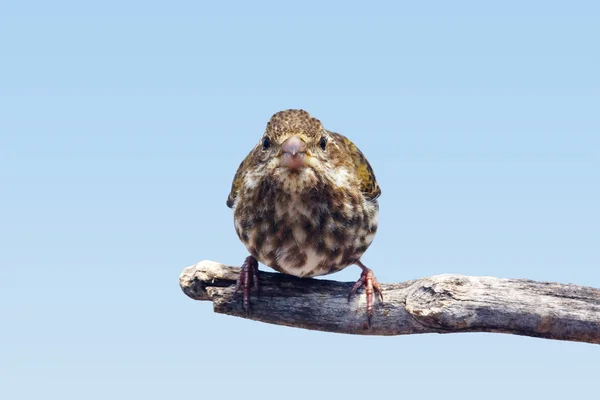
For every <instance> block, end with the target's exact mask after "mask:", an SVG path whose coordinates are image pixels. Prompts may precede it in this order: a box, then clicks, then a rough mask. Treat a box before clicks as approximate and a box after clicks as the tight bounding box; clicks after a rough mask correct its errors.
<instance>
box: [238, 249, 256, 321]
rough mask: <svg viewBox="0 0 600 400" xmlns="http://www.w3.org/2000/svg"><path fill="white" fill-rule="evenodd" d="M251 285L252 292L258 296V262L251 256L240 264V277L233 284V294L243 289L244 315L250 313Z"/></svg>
mask: <svg viewBox="0 0 600 400" xmlns="http://www.w3.org/2000/svg"><path fill="white" fill-rule="evenodd" d="M251 285H252V290H253V291H254V292H256V294H257V295H260V286H259V281H258V261H256V258H254V257H252V256H248V257H246V260H244V263H243V264H242V269H241V271H240V275H239V276H238V279H237V281H236V282H235V291H234V294H237V293H238V291H239V290H240V289H241V288H243V290H244V291H243V294H244V300H243V302H244V310H245V311H246V313H249V312H250V286H251Z"/></svg>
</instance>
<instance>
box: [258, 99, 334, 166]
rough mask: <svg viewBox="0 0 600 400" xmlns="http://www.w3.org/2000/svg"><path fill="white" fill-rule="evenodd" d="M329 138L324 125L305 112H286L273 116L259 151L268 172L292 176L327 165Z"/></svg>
mask: <svg viewBox="0 0 600 400" xmlns="http://www.w3.org/2000/svg"><path fill="white" fill-rule="evenodd" d="M329 141H330V135H329V132H327V130H325V129H324V128H323V125H321V122H320V121H319V120H318V119H316V118H312V117H311V116H310V114H309V113H307V112H306V111H304V110H285V111H280V112H278V113H276V114H275V115H273V116H272V117H271V119H270V120H269V122H268V123H267V129H266V130H265V133H264V135H263V136H262V138H261V140H260V142H259V144H258V145H257V147H258V153H259V157H258V158H259V160H260V161H261V162H263V163H265V164H266V169H267V170H274V169H282V172H283V171H287V172H289V173H296V172H301V171H302V170H303V169H306V168H312V169H315V168H316V169H319V167H320V164H322V163H326V162H327V161H328V158H329V157H328V154H327V150H328V144H329Z"/></svg>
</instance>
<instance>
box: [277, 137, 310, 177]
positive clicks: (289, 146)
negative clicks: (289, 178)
mask: <svg viewBox="0 0 600 400" xmlns="http://www.w3.org/2000/svg"><path fill="white" fill-rule="evenodd" d="M281 151H282V152H283V154H282V155H281V162H280V165H281V166H282V167H285V168H290V169H299V168H304V167H306V143H304V141H303V140H302V139H300V138H299V137H298V136H295V135H294V136H292V137H290V138H288V139H287V140H286V141H285V142H283V144H282V145H281Z"/></svg>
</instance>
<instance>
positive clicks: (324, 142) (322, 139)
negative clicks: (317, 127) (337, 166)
mask: <svg viewBox="0 0 600 400" xmlns="http://www.w3.org/2000/svg"><path fill="white" fill-rule="evenodd" d="M319 144H320V145H321V148H322V149H323V150H325V146H327V138H326V137H325V136H323V137H322V138H321V142H320V143H319Z"/></svg>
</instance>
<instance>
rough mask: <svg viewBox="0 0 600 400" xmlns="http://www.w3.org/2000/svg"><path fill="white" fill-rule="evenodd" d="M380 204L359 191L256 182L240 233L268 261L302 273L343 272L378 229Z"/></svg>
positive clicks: (239, 214)
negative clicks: (293, 188)
mask: <svg viewBox="0 0 600 400" xmlns="http://www.w3.org/2000/svg"><path fill="white" fill-rule="evenodd" d="M377 214H378V207H377V203H376V202H372V201H368V200H365V199H364V197H363V196H362V195H361V194H360V193H359V192H353V191H352V190H349V189H348V190H344V189H343V188H339V187H333V186H329V187H327V186H325V185H320V186H319V185H317V186H313V187H310V188H309V189H308V190H301V191H289V190H284V188H282V187H277V185H276V184H273V185H264V184H261V185H255V188H254V189H253V190H247V191H246V192H245V193H244V194H242V195H240V198H239V199H238V202H237V204H236V207H235V210H234V220H235V227H236V232H237V234H238V236H239V237H240V239H241V240H242V242H243V243H244V244H245V245H246V247H247V248H248V250H249V251H250V253H251V254H252V255H253V256H255V257H256V258H257V259H258V260H259V261H260V262H262V263H263V264H265V265H267V266H269V267H271V268H273V269H275V270H277V271H280V272H283V273H286V274H289V275H295V276H300V277H309V276H318V275H326V274H329V273H333V272H336V271H339V270H341V269H343V268H345V267H346V266H348V265H350V264H352V263H354V262H355V261H356V260H358V259H359V258H360V256H361V255H362V253H364V251H366V249H367V248H368V246H369V245H370V244H371V242H372V240H373V237H374V235H375V232H376V230H377Z"/></svg>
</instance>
